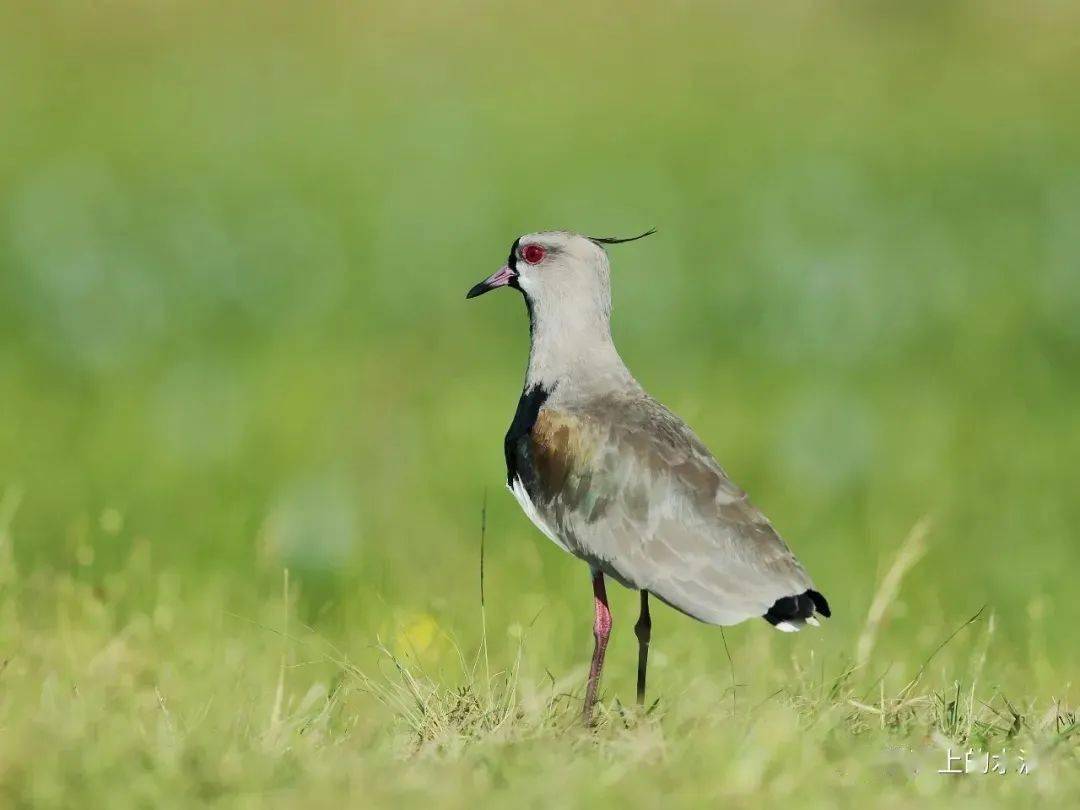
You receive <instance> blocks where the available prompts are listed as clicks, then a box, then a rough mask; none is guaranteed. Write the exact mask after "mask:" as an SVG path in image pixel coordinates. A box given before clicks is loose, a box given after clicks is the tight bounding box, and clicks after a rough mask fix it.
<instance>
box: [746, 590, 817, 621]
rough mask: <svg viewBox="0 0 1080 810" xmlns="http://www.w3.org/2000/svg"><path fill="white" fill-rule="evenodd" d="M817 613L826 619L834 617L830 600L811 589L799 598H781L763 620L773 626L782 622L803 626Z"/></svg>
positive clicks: (799, 595) (774, 603)
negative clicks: (830, 607)
mask: <svg viewBox="0 0 1080 810" xmlns="http://www.w3.org/2000/svg"><path fill="white" fill-rule="evenodd" d="M815 611H816V612H818V613H820V614H821V615H822V616H824V617H825V618H826V619H827V618H829V617H830V616H832V611H831V610H830V609H829V602H828V600H827V599H826V598H825V597H824V596H822V595H821V594H820V593H819V592H818V591H815V590H813V589H809V590H806V591H804V592H803V593H800V594H798V595H797V596H782V597H780V598H779V599H777V600H776V601H775V602H773V606H772V607H771V608H769V609H768V610H767V611H766V612H765V615H764V616H763V617H762V618H764V619H765V621H767V622H768V623H769V624H771V625H773V626H776V625H778V624H780V623H781V622H789V623H798V624H802V623H803V622H805V621H806V620H807V619H809V618H810V617H811V616H813V615H814V612H815Z"/></svg>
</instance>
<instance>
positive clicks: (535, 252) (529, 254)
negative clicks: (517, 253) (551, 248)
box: [521, 245, 544, 264]
mask: <svg viewBox="0 0 1080 810" xmlns="http://www.w3.org/2000/svg"><path fill="white" fill-rule="evenodd" d="M521 258H523V259H524V260H525V261H527V262H528V263H529V264H539V263H540V262H541V261H543V259H544V249H543V248H542V247H540V246H539V245H526V246H525V247H523V248H522V249H521Z"/></svg>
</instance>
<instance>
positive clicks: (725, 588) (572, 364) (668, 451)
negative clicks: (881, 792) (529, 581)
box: [466, 229, 831, 725]
mask: <svg viewBox="0 0 1080 810" xmlns="http://www.w3.org/2000/svg"><path fill="white" fill-rule="evenodd" d="M653 233H655V229H653V230H649V231H646V232H645V233H643V234H639V235H638V236H633V237H629V238H616V237H588V236H582V235H580V234H577V233H573V232H570V231H542V232H536V233H529V234H526V235H524V236H521V237H519V238H518V239H516V240H515V241H514V243H513V245H512V246H511V248H510V255H509V258H508V259H507V261H506V264H505V265H503V266H502V267H501V268H500V269H499V270H497V271H496V272H495V273H493V274H492V275H490V276H489V277H488V278H486V279H484V280H483V281H481V282H480V283H479V284H476V285H475V286H473V287H472V288H471V289H470V290H469V291H468V293H467V294H466V298H467V299H468V298H476V297H477V296H480V295H483V294H485V293H488V292H491V291H492V290H496V289H499V288H500V287H509V288H512V289H515V290H517V291H519V292H520V293H521V294H522V296H523V297H524V299H525V307H526V311H527V313H528V316H529V332H530V346H529V359H528V365H527V367H526V372H525V383H524V386H523V389H522V392H521V397H520V399H519V400H518V404H517V409H516V411H515V413H514V416H513V419H512V421H511V423H510V428H509V430H508V431H507V433H506V436H505V439H504V443H503V449H504V455H505V460H506V486H507V488H508V489H509V490H510V491H511V492H512V493H513V495H514V498H515V499H516V500H517V502H518V504H519V505H520V506H521V509H522V511H524V512H525V514H526V515H527V516H528V518H529V520H531V521H532V523H533V524H535V526H536V527H537V528H538V529H539V530H540V532H541V533H542V534H544V535H545V536H546V537H547V538H549V539H550V540H552V541H553V542H554V543H555V544H556V545H557V546H559V547H560V548H561V549H563V550H564V551H567V552H569V553H570V554H573V555H574V556H576V557H578V558H579V559H581V560H583V561H584V562H586V563H587V564H588V565H589V569H590V576H591V579H592V589H593V638H594V646H593V654H592V659H591V662H590V665H589V674H588V679H587V681H586V686H585V699H584V704H583V707H582V718H583V720H584V722H585V724H586V725H592V724H593V722H594V708H595V704H596V700H597V693H598V689H599V684H600V676H601V672H602V670H603V666H604V655H605V652H606V650H607V645H608V639H609V638H610V634H611V627H612V617H611V610H610V607H609V605H608V597H607V588H606V584H605V577H610V578H611V579H612V580H614V581H616V582H618V583H619V584H621V585H623V586H625V587H627V588H630V589H632V590H636V591H638V592H639V594H640V610H639V616H638V620H637V623H636V624H635V625H634V632H635V636H636V637H637V641H638V671H637V695H636V696H637V702H638V704H639V705H641V704H643V703H644V700H645V682H646V672H647V668H648V655H649V645H650V643H651V639H652V617H651V615H650V611H649V596H650V595H651V596H654V597H656V598H657V599H659V600H660V601H661V602H663V603H665V604H667V605H669V606H671V607H672V608H674V609H675V610H677V611H679V612H681V613H684V614H686V615H687V616H690V617H692V618H694V619H698V620H699V621H701V622H705V623H707V624H711V625H720V626H725V625H733V624H737V623H739V622H742V621H745V620H747V619H750V618H755V617H761V618H764V619H765V621H767V622H768V623H769V624H771V625H772V626H773V627H775V628H777V629H778V630H782V631H786V632H794V631H797V630H799V629H800V628H802V627H803V626H805V625H807V624H810V625H814V626H817V625H819V622H818V619H817V617H818V616H819V615H820V616H824V617H829V616H830V615H831V611H830V608H829V603H828V601H827V600H826V599H825V597H824V596H823V595H822V594H821V592H819V591H818V590H817V589H816V588H815V587H814V583H813V581H812V580H811V579H810V576H809V575H808V574H807V572H806V570H805V568H804V567H803V565H802V564H801V563H800V562H799V560H798V559H797V558H796V557H795V555H794V554H793V553H792V552H791V550H790V549H789V547H788V546H787V544H786V543H785V542H784V540H783V539H781V537H780V535H779V534H778V533H777V532H776V530H775V529H774V528H773V526H772V523H770V521H769V520H768V518H766V517H765V515H764V514H763V513H762V512H761V511H760V510H759V509H758V508H757V507H756V506H754V505H753V504H752V503H751V502H750V500H749V498H748V497H747V494H746V493H745V492H744V491H743V490H742V489H740V488H739V487H738V486H737V485H736V484H735V483H734V482H733V481H732V480H731V478H729V477H728V475H727V473H725V472H724V470H723V468H722V467H721V466H720V464H719V463H718V462H717V461H716V459H715V458H714V457H713V455H712V453H710V452H709V450H708V449H707V448H706V446H705V444H704V443H703V442H702V441H701V440H700V439H699V438H698V437H697V435H696V434H695V433H694V432H693V431H692V430H691V429H690V427H688V426H687V424H686V423H685V422H683V420H682V419H680V418H679V417H678V416H676V415H675V414H674V413H672V412H671V411H670V410H668V409H667V408H666V407H665V406H664V405H662V404H661V403H660V402H658V401H657V400H656V399H653V398H652V397H651V396H650V395H649V394H648V393H647V392H646V391H645V389H644V388H643V387H642V386H641V385H640V384H639V383H638V381H637V380H636V379H635V378H634V376H633V375H632V374H631V373H630V370H629V369H628V368H627V366H626V364H625V363H624V362H623V360H622V358H621V357H620V355H619V352H618V351H617V350H616V348H615V343H614V341H613V339H612V334H611V311H612V307H611V266H610V261H609V257H608V252H607V248H608V247H609V246H611V245H617V244H623V243H626V242H632V241H635V240H638V239H642V238H644V237H646V236H650V235H652V234H653Z"/></svg>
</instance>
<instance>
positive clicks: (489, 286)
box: [465, 265, 517, 298]
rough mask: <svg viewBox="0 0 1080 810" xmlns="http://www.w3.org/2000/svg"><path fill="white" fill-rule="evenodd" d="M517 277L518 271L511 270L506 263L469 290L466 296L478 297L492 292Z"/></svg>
mask: <svg viewBox="0 0 1080 810" xmlns="http://www.w3.org/2000/svg"><path fill="white" fill-rule="evenodd" d="M515 278H517V273H515V272H514V271H513V270H511V269H510V267H509V266H507V265H504V266H503V267H500V268H499V269H498V270H496V271H495V272H494V273H492V274H491V275H490V276H488V277H487V278H485V279H484V280H483V281H481V282H480V283H479V284H477V285H476V286H475V287H473V288H472V289H471V290H469V292H468V293H466V294H465V297H466V298H476V296H478V295H483V294H484V293H486V292H490V291H491V290H494V289H495V288H496V287H505V286H506V285H507V284H510V283H511V282H513V280H514V279H515Z"/></svg>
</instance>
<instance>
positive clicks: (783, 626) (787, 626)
mask: <svg viewBox="0 0 1080 810" xmlns="http://www.w3.org/2000/svg"><path fill="white" fill-rule="evenodd" d="M775 627H776V629H777V630H783V631H784V632H785V633H798V632H799V628H798V627H796V626H795V625H793V624H792V623H791V622H780V623H779V624H777V625H775Z"/></svg>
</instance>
